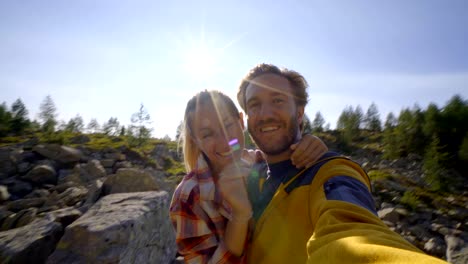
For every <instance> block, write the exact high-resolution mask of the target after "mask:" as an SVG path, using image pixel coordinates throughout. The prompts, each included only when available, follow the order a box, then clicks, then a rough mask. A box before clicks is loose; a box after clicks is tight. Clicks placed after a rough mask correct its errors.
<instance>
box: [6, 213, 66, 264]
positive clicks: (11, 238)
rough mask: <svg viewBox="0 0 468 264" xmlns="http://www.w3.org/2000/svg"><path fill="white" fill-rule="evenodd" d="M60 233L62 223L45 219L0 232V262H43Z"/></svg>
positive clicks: (61, 232)
mask: <svg viewBox="0 0 468 264" xmlns="http://www.w3.org/2000/svg"><path fill="white" fill-rule="evenodd" d="M62 234H63V228H62V225H61V224H59V223H55V222H53V221H50V220H47V219H37V220H35V221H34V222H32V223H31V224H29V225H26V226H23V227H19V228H15V229H11V230H8V231H4V232H0V259H1V260H2V263H44V262H45V261H46V259H47V257H48V256H49V255H50V254H51V253H52V252H53V251H54V249H55V246H56V244H57V242H58V241H59V239H60V237H61V236H62Z"/></svg>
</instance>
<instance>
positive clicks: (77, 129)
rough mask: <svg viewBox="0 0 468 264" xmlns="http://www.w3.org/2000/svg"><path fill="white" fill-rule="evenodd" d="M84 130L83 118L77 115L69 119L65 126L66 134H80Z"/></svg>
mask: <svg viewBox="0 0 468 264" xmlns="http://www.w3.org/2000/svg"><path fill="white" fill-rule="evenodd" d="M83 129H84V122H83V118H82V117H81V116H80V115H79V114H77V115H76V116H75V117H73V118H70V120H69V121H68V123H67V125H66V126H65V130H66V131H68V132H73V133H81V132H83Z"/></svg>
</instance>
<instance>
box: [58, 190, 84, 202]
mask: <svg viewBox="0 0 468 264" xmlns="http://www.w3.org/2000/svg"><path fill="white" fill-rule="evenodd" d="M87 196H88V190H87V189H86V188H84V187H70V188H68V189H66V190H65V191H64V192H63V193H61V194H59V195H58V199H59V201H60V203H61V204H64V205H67V206H72V205H75V204H77V203H79V202H81V201H84V200H86V197H87Z"/></svg>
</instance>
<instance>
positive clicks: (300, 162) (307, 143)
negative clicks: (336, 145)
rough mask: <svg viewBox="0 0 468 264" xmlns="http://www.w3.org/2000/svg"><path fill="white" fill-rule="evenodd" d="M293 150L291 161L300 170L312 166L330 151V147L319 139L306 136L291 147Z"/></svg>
mask: <svg viewBox="0 0 468 264" xmlns="http://www.w3.org/2000/svg"><path fill="white" fill-rule="evenodd" d="M291 150H293V153H292V155H291V161H292V163H293V165H294V166H296V168H298V169H299V168H303V167H306V168H309V167H310V166H312V164H313V163H314V162H316V161H317V160H318V159H319V158H320V157H321V156H322V155H323V154H325V153H326V152H327V151H328V147H327V146H326V145H325V143H323V141H322V140H320V139H319V138H318V137H316V136H312V135H310V134H306V135H304V136H302V139H301V140H300V141H299V142H298V143H295V144H292V145H291Z"/></svg>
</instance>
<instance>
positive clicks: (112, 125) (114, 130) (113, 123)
mask: <svg viewBox="0 0 468 264" xmlns="http://www.w3.org/2000/svg"><path fill="white" fill-rule="evenodd" d="M119 128H120V123H119V120H118V119H117V117H111V118H109V121H107V122H106V123H104V124H103V125H102V132H103V133H104V134H106V135H108V136H118V135H119V132H120V129H119Z"/></svg>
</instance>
